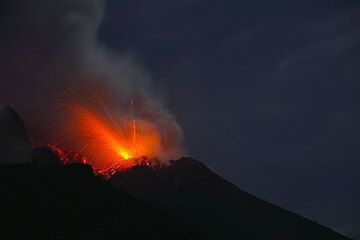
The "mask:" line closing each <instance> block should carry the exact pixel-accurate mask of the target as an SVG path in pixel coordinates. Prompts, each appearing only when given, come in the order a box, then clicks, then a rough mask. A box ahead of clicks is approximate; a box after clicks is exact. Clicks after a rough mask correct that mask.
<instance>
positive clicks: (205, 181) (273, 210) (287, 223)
mask: <svg viewBox="0 0 360 240" xmlns="http://www.w3.org/2000/svg"><path fill="white" fill-rule="evenodd" d="M110 182H111V183H112V184H114V185H115V186H117V187H119V188H121V189H123V190H125V191H126V192H127V193H129V194H130V195H132V196H135V197H137V198H139V199H142V200H145V201H148V202H151V203H153V204H155V205H157V206H158V207H160V208H161V209H162V210H164V211H167V212H169V213H172V214H175V215H177V216H178V217H179V218H180V219H182V220H183V221H185V222H187V223H189V224H190V225H191V226H193V227H194V228H196V229H198V230H200V231H202V232H203V233H205V234H206V235H207V238H208V239H259V240H260V239H268V240H272V239H273V240H278V239H291V240H297V239H299V240H300V239H302V240H303V239H327V240H331V239H334V240H335V239H337V240H340V239H348V238H346V237H344V236H342V235H340V234H338V233H336V232H334V231H332V230H330V229H329V228H326V227H324V226H321V225H319V224H317V223H316V222H314V221H310V220H307V219H305V218H303V217H301V216H299V215H296V214H294V213H291V212H289V211H287V210H285V209H283V208H280V207H277V206H275V205H273V204H271V203H268V202H265V201H263V200H261V199H259V198H257V197H255V196H252V195H250V194H248V193H246V192H244V191H242V190H240V189H239V188H238V187H236V186H235V185H233V184H231V183H230V182H228V181H226V180H225V179H224V178H222V177H220V176H218V175H216V174H215V173H214V172H212V171H211V170H210V169H208V168H207V167H206V166H205V165H203V164H202V163H200V162H199V161H197V160H194V159H192V158H182V159H180V160H177V161H171V163H170V165H169V166H167V167H164V168H158V169H152V168H150V167H147V166H136V167H133V168H132V169H130V170H128V171H126V172H119V173H117V174H116V175H114V176H113V177H112V179H110Z"/></svg>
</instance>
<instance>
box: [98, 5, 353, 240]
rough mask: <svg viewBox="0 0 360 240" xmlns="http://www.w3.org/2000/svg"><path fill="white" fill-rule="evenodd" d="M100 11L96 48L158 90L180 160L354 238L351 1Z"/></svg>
mask: <svg viewBox="0 0 360 240" xmlns="http://www.w3.org/2000/svg"><path fill="white" fill-rule="evenodd" d="M107 3H108V6H107V11H106V13H105V19H104V23H103V26H102V28H101V30H100V38H101V41H102V42H104V43H106V44H107V45H109V46H110V47H111V48H113V49H117V50H118V51H130V52H132V53H133V54H135V55H136V56H137V58H138V60H139V61H140V62H141V63H142V64H143V65H144V66H146V68H147V69H148V70H149V72H150V73H151V74H152V76H153V79H154V82H155V84H156V86H157V87H164V88H166V90H167V98H168V106H169V108H170V109H171V111H172V112H173V113H174V114H175V115H176V116H177V119H178V121H179V123H180V124H181V126H182V127H183V129H184V132H185V141H184V144H185V146H186V149H187V152H188V154H189V155H191V156H193V157H194V158H196V159H198V160H200V161H202V162H204V163H205V164H206V165H208V166H209V167H210V168H211V169H212V170H214V171H215V172H217V173H218V174H220V175H222V176H224V177H225V178H227V179H229V180H230V181H232V182H233V183H235V184H237V185H238V186H239V187H240V188H241V189H244V190H246V191H248V192H250V193H252V194H255V195H256V196H258V197H261V198H263V199H265V200H268V201H270V202H272V203H275V204H278V205H280V206H282V207H284V208H287V209H289V210H291V211H294V212H296V213H298V214H300V215H303V216H305V217H308V218H310V219H313V220H316V221H318V222H320V223H321V224H324V225H326V226H329V227H332V228H334V229H335V230H337V231H340V232H342V233H344V234H346V235H348V236H352V237H356V238H359V239H360V159H359V144H360V141H359V140H360V128H359V126H360V108H359V104H360V91H359V90H360V82H359V80H360V78H359V77H360V68H359V60H360V44H359V43H360V4H359V3H358V1H350V0H349V1H344V0H343V1H340V0H338V1H332V0H319V1H286V0H283V1H265V0H260V1H239V0H228V1H220V0H191V1H190V0H181V1H168V0H157V1H148V0H133V1H118V0H116V1H115V0H110V1H108V2H107Z"/></svg>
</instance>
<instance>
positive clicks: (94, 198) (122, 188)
mask: <svg viewBox="0 0 360 240" xmlns="http://www.w3.org/2000/svg"><path fill="white" fill-rule="evenodd" d="M0 117H1V118H0V123H1V124H0V125H1V126H0V130H1V135H0V140H1V145H0V156H1V159H0V163H1V164H0V191H1V198H0V223H1V224H0V238H1V239H29V238H30V239H33V238H35V239H244V240H257V239H259V240H260V239H261V240H263V239H270V240H279V239H291V240H297V239H299V240H300V239H327V240H332V239H334V240H335V239H338V240H341V239H344V240H346V239H348V238H346V237H344V236H342V235H340V234H338V233H336V232H334V231H332V230H331V229H328V228H326V227H324V226H321V225H320V224H318V223H316V222H314V221H311V220H308V219H305V218H303V217H301V216H299V215H296V214H294V213H291V212H289V211H287V210H285V209H282V208H280V207H278V206H275V205H273V204H271V203H268V202H265V201H263V200H261V199H259V198H257V197H255V196H253V195H251V194H249V193H246V192H244V191H242V190H240V189H239V188H238V187H237V186H235V185H233V184H231V183H230V182H228V181H227V180H225V179H224V178H222V177H220V176H218V175H217V174H215V173H214V172H212V171H211V170H210V169H209V168H207V167H206V166H205V165H204V164H202V163H201V162H199V161H197V160H195V159H192V158H181V159H179V160H176V161H170V162H169V164H168V165H166V166H158V167H154V166H148V165H146V164H135V165H134V166H132V167H131V168H127V169H125V170H122V171H115V172H114V173H113V174H112V175H111V177H110V178H104V177H103V176H101V175H99V173H98V172H94V168H93V167H92V166H91V165H88V164H87V162H86V161H83V160H82V158H81V157H79V156H78V155H76V154H73V155H71V154H68V155H67V158H71V157H74V158H76V159H75V160H74V161H70V162H69V163H66V164H65V163H64V161H63V160H61V159H60V158H59V157H58V155H57V154H55V153H54V149H51V148H49V147H46V146H42V147H40V148H39V147H36V148H34V149H33V150H32V151H31V152H30V150H29V148H30V141H29V140H28V139H27V134H26V130H25V129H26V128H25V125H24V123H23V122H22V121H21V119H20V117H19V115H18V114H16V112H15V111H13V110H12V109H10V108H5V109H4V110H2V111H1V112H0ZM79 159H80V160H79Z"/></svg>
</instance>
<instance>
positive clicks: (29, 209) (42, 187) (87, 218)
mask: <svg viewBox="0 0 360 240" xmlns="http://www.w3.org/2000/svg"><path fill="white" fill-rule="evenodd" d="M0 191H1V198H0V239H84V240H85V239H86V240H87V239H203V237H202V235H201V234H200V233H199V232H198V231H196V230H194V229H192V228H191V227H189V226H187V225H186V224H185V223H183V222H182V221H181V220H179V219H178V218H177V217H175V216H174V215H171V214H168V213H164V212H163V211H162V210H159V209H158V208H157V207H154V206H150V205H149V204H146V203H144V202H142V201H140V200H136V199H134V198H133V197H131V196H129V195H127V194H125V193H124V192H122V191H121V190H119V189H117V188H115V187H113V186H112V185H110V184H108V183H107V182H106V181H104V180H103V179H101V178H100V177H95V176H94V175H93V174H92V169H91V166H89V165H77V164H73V165H68V166H55V165H53V166H38V165H34V164H11V165H0Z"/></svg>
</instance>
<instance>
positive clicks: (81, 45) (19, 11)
mask: <svg viewBox="0 0 360 240" xmlns="http://www.w3.org/2000/svg"><path fill="white" fill-rule="evenodd" d="M0 9H1V17H0V29H1V30H0V31H1V35H0V49H1V50H0V51H1V55H0V79H1V86H0V102H1V103H2V105H10V106H12V107H13V108H14V109H15V110H16V111H18V112H19V114H20V115H21V116H22V118H23V119H24V121H25V123H26V124H27V125H28V127H29V128H30V131H31V132H33V133H36V135H37V136H38V137H39V138H40V139H41V140H44V141H47V140H48V139H47V138H49V136H51V133H53V132H55V131H56V129H55V127H54V122H53V121H54V118H52V117H51V116H50V115H51V114H50V113H51V112H53V110H54V109H56V107H55V106H56V103H57V98H56V95H57V94H58V93H63V92H66V91H68V90H69V89H71V88H74V87H76V86H85V87H86V88H89V89H95V90H96V92H97V94H99V95H100V96H101V97H103V98H105V99H104V100H105V101H106V102H107V104H108V106H109V108H110V109H111V111H114V112H118V113H119V114H121V112H122V111H123V110H124V109H128V108H129V103H130V101H131V100H134V102H135V104H134V105H135V108H136V112H140V113H141V116H140V117H141V118H142V119H143V120H146V121H150V122H151V123H152V124H153V125H154V126H156V128H157V131H158V132H159V134H160V136H161V144H162V150H161V152H160V153H159V158H161V159H171V158H177V157H179V155H180V154H181V152H182V148H181V140H182V131H181V128H180V127H179V125H178V124H177V122H176V121H175V119H174V116H173V115H172V114H171V113H170V112H169V111H168V110H167V109H166V108H165V107H164V104H163V102H162V101H161V100H160V98H159V97H157V96H159V95H161V94H160V93H159V92H158V91H156V90H155V89H153V87H152V84H151V80H150V77H149V74H148V73H147V71H146V70H145V69H144V68H143V67H142V66H141V65H140V64H139V63H138V62H137V61H136V59H135V58H134V57H132V56H129V55H126V54H121V53H117V52H115V51H112V50H111V49H109V48H107V47H106V46H105V45H103V44H101V43H100V42H99V41H98V38H97V31H98V29H99V27H100V25H101V21H102V17H103V14H104V11H105V2H104V1H102V0H62V1H48V0H34V1H28V0H14V1H2V2H1V3H0ZM55 114H56V113H55ZM154 116H155V117H154ZM60 121H61V120H60Z"/></svg>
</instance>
